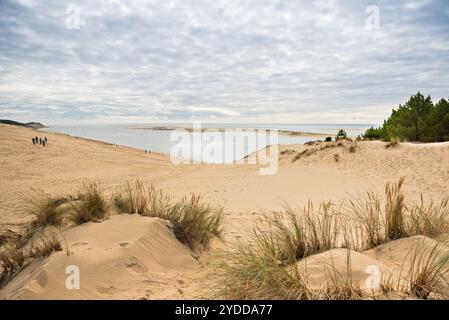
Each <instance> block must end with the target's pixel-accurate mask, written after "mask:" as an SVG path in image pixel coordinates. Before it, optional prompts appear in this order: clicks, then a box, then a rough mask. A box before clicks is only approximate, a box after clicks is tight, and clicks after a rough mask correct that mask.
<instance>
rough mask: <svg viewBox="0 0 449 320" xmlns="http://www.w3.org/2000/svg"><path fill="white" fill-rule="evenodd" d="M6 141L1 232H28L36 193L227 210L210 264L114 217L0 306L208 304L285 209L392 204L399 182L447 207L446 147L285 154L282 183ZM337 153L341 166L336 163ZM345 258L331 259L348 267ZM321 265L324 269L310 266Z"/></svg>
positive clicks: (20, 282) (79, 148) (376, 254)
mask: <svg viewBox="0 0 449 320" xmlns="http://www.w3.org/2000/svg"><path fill="white" fill-rule="evenodd" d="M0 133H1V136H2V137H3V138H2V143H1V144H0V154H1V166H0V170H1V172H0V175H1V177H2V183H1V184H0V204H1V208H2V211H1V223H0V227H1V230H8V229H9V230H12V231H17V230H20V228H21V226H22V224H23V223H25V222H26V221H27V219H29V217H28V216H27V199H29V197H31V196H32V195H33V193H35V192H36V191H35V190H42V191H44V192H46V193H49V194H51V195H52V196H64V195H68V194H71V193H74V192H76V190H78V189H79V188H80V186H82V184H83V182H86V181H95V182H97V183H98V184H99V185H100V186H101V188H102V189H103V190H104V192H105V194H106V195H107V196H112V195H113V194H114V193H115V192H116V191H117V190H118V189H119V188H120V187H121V186H123V184H125V183H126V182H127V181H134V180H135V179H136V178H138V179H140V180H141V181H142V182H143V183H144V184H153V185H155V186H157V187H158V188H161V189H162V190H164V192H166V193H167V194H169V195H170V196H172V197H173V198H175V199H178V198H179V199H180V198H182V197H183V196H185V195H189V194H190V193H195V194H198V195H201V196H203V198H204V200H205V201H207V202H208V203H210V204H212V205H214V206H222V207H223V208H224V226H223V230H224V231H223V237H222V239H221V240H219V239H214V240H213V241H212V243H211V245H210V247H209V249H208V250H204V251H202V252H196V251H194V250H191V249H190V248H188V247H186V246H185V245H183V244H182V243H180V242H179V241H177V239H176V238H175V237H174V235H173V233H172V232H171V230H170V228H167V224H168V222H167V221H165V220H162V219H158V218H148V217H142V216H138V215H118V214H116V213H115V212H114V210H112V209H111V215H110V216H109V217H108V219H106V220H105V221H103V222H101V223H92V222H89V223H86V224H83V225H80V226H76V227H73V228H69V229H67V230H62V231H61V233H60V235H59V236H60V238H61V239H63V243H65V244H64V246H65V245H66V246H67V250H66V251H68V252H69V253H70V254H67V253H66V252H54V253H53V254H52V255H51V256H49V257H46V258H40V259H37V260H36V261H33V262H32V263H31V264H30V265H28V266H27V267H26V268H25V269H24V270H22V271H21V272H20V274H19V275H18V276H17V277H15V278H14V279H13V280H12V281H11V282H10V283H8V284H7V285H6V286H5V287H4V288H3V289H1V290H0V299H5V298H6V299H195V298H204V297H208V296H207V291H208V288H209V286H208V282H207V281H208V279H209V275H210V273H211V272H213V270H214V269H213V268H214V266H215V265H216V264H219V263H220V261H222V260H223V259H226V256H227V254H228V253H229V252H230V251H231V250H232V249H233V248H234V247H235V245H236V244H237V243H238V242H241V241H243V242H245V241H246V239H249V237H250V235H251V232H252V230H253V227H254V225H253V223H254V222H255V221H256V220H257V219H259V218H260V217H264V216H267V215H268V216H269V215H273V214H275V213H276V212H279V211H281V210H283V209H284V207H285V205H286V204H288V205H289V206H292V207H298V208H300V207H303V206H305V205H307V203H308V201H313V202H314V203H320V202H322V201H330V202H331V203H333V204H337V205H338V204H342V203H345V201H348V200H350V199H355V198H359V197H362V196H363V195H364V194H365V193H366V192H367V191H374V192H378V193H382V192H383V190H384V187H385V183H386V182H388V181H395V180H397V179H399V178H400V177H405V183H404V194H405V196H406V197H407V199H408V201H409V202H412V203H419V201H420V197H421V194H422V195H423V197H424V199H425V200H430V199H433V200H435V201H439V200H441V199H443V198H444V197H447V196H448V193H447V190H448V187H449V184H448V181H449V168H448V167H447V163H449V144H448V143H434V144H411V143H401V144H400V145H398V146H397V147H395V148H385V143H383V142H357V144H356V152H350V151H349V149H348V146H349V144H352V143H353V142H347V143H346V144H348V145H342V146H338V147H335V148H329V149H324V150H319V151H317V152H315V153H313V154H311V155H310V156H308V157H305V158H301V159H300V160H298V161H295V162H292V156H291V154H294V153H297V152H301V151H303V150H305V149H307V148H309V149H310V148H313V146H304V145H291V146H281V147H280V156H279V157H280V158H279V170H278V172H277V174H276V175H273V176H261V175H259V173H258V167H257V166H255V165H249V164H239V165H236V164H233V165H207V164H196V165H173V164H172V163H171V162H170V159H169V158H168V157H167V156H162V155H157V154H151V153H150V154H147V153H145V152H144V151H143V150H137V149H131V148H127V147H122V146H115V145H110V144H106V143H102V142H95V141H89V140H86V139H79V138H74V137H69V136H65V135H62V134H54V133H49V132H46V133H45V136H46V137H47V138H48V141H49V142H48V145H47V146H46V147H45V148H43V147H42V146H35V145H33V144H32V143H31V138H32V137H33V136H36V135H39V136H42V133H41V132H39V131H37V130H33V129H28V128H20V127H14V126H9V125H0ZM336 153H338V154H339V161H335V159H334V155H335V154H336ZM397 241H399V243H397V244H395V242H391V243H388V244H386V246H390V247H389V248H388V250H387V249H385V250H384V251H382V250H371V251H367V252H366V253H357V254H358V256H355V257H354V260H355V261H356V264H357V265H358V268H359V269H360V270H362V269H364V268H365V267H366V265H370V264H372V261H376V263H378V264H379V265H381V266H382V268H394V266H396V267H397V264H398V263H399V262H400V261H401V259H402V258H403V256H401V254H402V255H403V253H404V248H406V247H409V246H410V245H411V243H413V242H414V241H416V237H411V238H408V239H401V240H397ZM428 241H434V240H432V239H428ZM335 250H337V251H335V252H331V254H332V255H335V257H337V258H336V259H339V258H338V257H340V258H341V257H342V253H341V252H338V249H335ZM396 251H397V253H395V252H396ZM323 254H326V253H323ZM323 254H322V255H323ZM392 256H393V258H392ZM401 257H402V258H401ZM312 258H313V259H320V257H315V256H312V257H310V258H308V259H312ZM370 259H371V260H370ZM395 264H396V265H395ZM66 265H79V266H80V268H81V270H82V280H81V281H82V289H81V290H67V289H66V288H65V286H64V282H65V279H66V274H65V270H64V266H66ZM362 271H363V270H362ZM362 271H360V272H362ZM354 272H355V271H354ZM315 276H317V277H318V278H319V275H317V274H316V275H315Z"/></svg>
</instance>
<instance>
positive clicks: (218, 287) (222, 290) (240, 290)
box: [213, 237, 311, 300]
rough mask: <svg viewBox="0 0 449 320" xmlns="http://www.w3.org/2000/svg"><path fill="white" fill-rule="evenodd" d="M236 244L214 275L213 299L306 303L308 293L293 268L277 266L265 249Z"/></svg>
mask: <svg viewBox="0 0 449 320" xmlns="http://www.w3.org/2000/svg"><path fill="white" fill-rule="evenodd" d="M254 240H255V243H252V244H250V243H245V244H240V246H239V248H238V250H237V251H236V252H234V253H232V254H231V255H230V256H228V259H227V260H226V261H225V262H223V263H222V264H220V266H219V267H218V268H217V270H216V272H215V273H214V275H213V277H214V282H213V283H214V285H213V289H214V290H215V291H214V292H213V297H214V298H223V297H224V298H226V299H232V300H257V299H260V300H261V299H263V300H309V299H310V298H311V296H310V294H311V293H310V292H309V289H308V286H307V283H306V281H307V280H306V279H305V278H304V277H303V275H302V274H301V272H300V271H299V269H298V268H297V266H296V265H293V266H292V267H290V268H286V267H285V266H283V265H280V264H279V263H278V262H277V261H276V260H275V259H273V257H272V256H271V255H267V252H266V251H265V248H263V247H260V246H259V245H260V243H259V242H258V238H257V237H256V238H255V239H254Z"/></svg>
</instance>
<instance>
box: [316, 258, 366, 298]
mask: <svg viewBox="0 0 449 320" xmlns="http://www.w3.org/2000/svg"><path fill="white" fill-rule="evenodd" d="M345 268H346V269H345V270H343V271H340V270H338V269H337V268H336V266H335V265H334V264H333V261H331V263H329V264H327V265H324V273H325V279H326V282H325V285H324V287H322V288H321V289H320V290H319V291H318V292H317V293H316V295H317V296H318V298H319V299H320V300H361V299H363V298H364V294H363V291H362V289H361V288H360V286H359V284H358V283H356V282H355V281H354V279H353V277H352V263H351V250H347V251H346V259H345Z"/></svg>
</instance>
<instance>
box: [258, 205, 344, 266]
mask: <svg viewBox="0 0 449 320" xmlns="http://www.w3.org/2000/svg"><path fill="white" fill-rule="evenodd" d="M338 218H339V217H338V215H337V214H336V213H335V212H332V210H331V205H330V203H323V204H321V205H320V207H319V209H318V211H316V210H314V208H313V205H312V203H310V202H309V204H308V206H307V207H305V208H304V209H303V210H301V211H299V212H298V211H295V210H293V209H292V208H290V207H287V208H286V210H285V212H284V214H281V215H279V214H278V215H275V216H273V217H269V218H265V219H262V220H260V221H259V222H258V223H257V224H256V226H255V228H254V234H255V239H256V240H255V242H256V243H257V247H258V250H259V251H262V252H263V253H264V255H265V256H270V257H271V259H273V260H275V261H277V263H278V264H281V265H288V264H291V263H293V262H294V261H298V260H300V259H303V258H305V257H307V256H310V255H313V254H316V253H320V252H323V251H326V250H329V249H332V248H335V247H336V246H337V238H338V231H339V230H338V229H339V222H338Z"/></svg>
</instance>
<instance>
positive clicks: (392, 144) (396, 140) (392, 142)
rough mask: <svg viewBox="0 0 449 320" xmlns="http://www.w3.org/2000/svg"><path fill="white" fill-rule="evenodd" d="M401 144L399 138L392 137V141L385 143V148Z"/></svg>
mask: <svg viewBox="0 0 449 320" xmlns="http://www.w3.org/2000/svg"><path fill="white" fill-rule="evenodd" d="M398 146H399V140H398V139H395V138H392V139H391V140H390V142H388V143H387V144H386V145H385V148H386V149H389V148H394V147H398Z"/></svg>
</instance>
